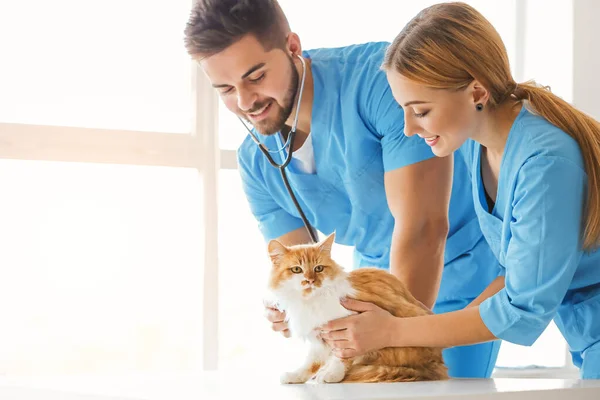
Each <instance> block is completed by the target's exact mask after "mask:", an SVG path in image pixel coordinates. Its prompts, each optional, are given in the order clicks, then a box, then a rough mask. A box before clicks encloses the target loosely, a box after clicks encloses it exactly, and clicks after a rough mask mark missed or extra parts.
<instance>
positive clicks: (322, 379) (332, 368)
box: [315, 364, 346, 383]
mask: <svg viewBox="0 0 600 400" xmlns="http://www.w3.org/2000/svg"><path fill="white" fill-rule="evenodd" d="M344 376H346V371H345V370H344V366H343V365H336V364H328V365H326V366H325V367H324V368H321V369H320V370H319V372H317V375H316V376H315V381H316V382H317V383H338V382H341V381H342V379H344Z"/></svg>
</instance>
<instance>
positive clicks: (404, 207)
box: [385, 156, 453, 309]
mask: <svg viewBox="0 0 600 400" xmlns="http://www.w3.org/2000/svg"><path fill="white" fill-rule="evenodd" d="M452 161H453V157H452V156H449V157H444V158H431V159H428V160H425V161H421V162H419V163H416V164H411V165H408V166H406V167H403V168H400V169H397V170H393V171H390V172H387V173H386V174H385V187H386V194H387V201H388V204H389V207H390V210H391V212H392V215H393V216H394V220H395V225H394V233H393V236H392V248H391V254H390V271H391V273H392V274H394V275H395V276H396V277H398V278H399V279H400V280H401V281H402V282H404V284H405V285H406V287H407V289H408V290H409V291H410V292H411V293H412V295H413V296H415V298H416V299H417V300H419V301H420V302H421V303H423V304H424V305H425V306H426V307H428V308H430V309H431V308H432V307H433V305H434V304H435V299H436V297H437V293H438V289H439V286H440V280H441V276H442V271H443V268H444V249H445V245H446V236H447V235H448V207H449V203H450V191H451V188H452V168H453V165H452Z"/></svg>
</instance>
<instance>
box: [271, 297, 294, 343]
mask: <svg viewBox="0 0 600 400" xmlns="http://www.w3.org/2000/svg"><path fill="white" fill-rule="evenodd" d="M265 317H266V318H267V320H269V322H270V323H271V329H273V330H274V331H275V332H281V334H282V335H283V336H285V337H286V338H289V337H290V336H291V332H290V330H289V328H288V326H287V322H285V312H281V311H279V310H278V309H277V308H275V307H272V306H269V305H267V304H265Z"/></svg>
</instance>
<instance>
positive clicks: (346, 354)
mask: <svg viewBox="0 0 600 400" xmlns="http://www.w3.org/2000/svg"><path fill="white" fill-rule="evenodd" d="M333 354H335V356H336V357H338V358H352V357H355V356H356V350H354V349H334V350H333Z"/></svg>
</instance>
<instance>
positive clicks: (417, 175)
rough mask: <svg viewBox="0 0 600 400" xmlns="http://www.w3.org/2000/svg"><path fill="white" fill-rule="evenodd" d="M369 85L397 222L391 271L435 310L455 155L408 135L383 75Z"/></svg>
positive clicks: (368, 107)
mask: <svg viewBox="0 0 600 400" xmlns="http://www.w3.org/2000/svg"><path fill="white" fill-rule="evenodd" d="M369 88H370V90H369V92H368V96H367V99H366V100H367V101H366V102H365V105H364V107H365V111H364V113H365V115H367V116H368V117H369V120H370V122H371V124H372V127H373V131H374V133H375V134H376V135H377V137H378V138H379V140H380V142H381V150H382V158H383V167H384V173H385V176H384V180H385V190H386V197H387V203H388V206H389V209H390V211H391V213H392V215H393V217H394V220H395V223H394V231H393V233H392V240H391V248H390V272H391V273H392V274H394V275H395V276H396V277H398V278H399V279H400V280H402V281H403V282H404V284H405V285H406V286H407V288H408V290H409V291H410V292H411V293H412V294H413V296H415V297H416V298H417V300H419V301H420V302H421V303H423V304H424V305H425V306H426V307H428V308H430V309H431V308H432V307H433V305H434V303H435V299H436V298H437V293H438V290H439V286H440V279H441V273H442V271H443V266H444V258H443V255H444V250H445V246H446V237H447V234H448V229H449V222H448V209H449V203H450V192H451V188H452V175H453V158H454V157H453V156H449V157H444V158H438V157H436V156H435V155H434V154H433V152H432V151H431V148H430V147H429V146H428V145H427V144H426V143H425V141H424V140H423V139H421V138H420V137H417V136H413V137H407V136H406V135H405V134H404V111H403V110H402V107H400V105H398V103H397V102H396V100H395V99H394V97H393V95H392V92H391V89H390V87H389V84H388V82H387V79H386V77H385V74H384V73H382V72H381V71H380V72H378V73H377V74H375V75H374V76H373V82H372V83H371V84H370V85H369Z"/></svg>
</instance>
